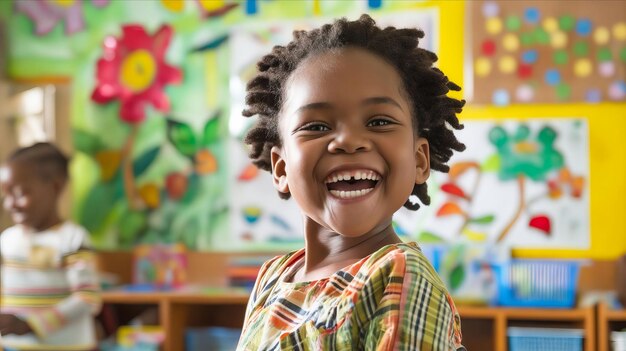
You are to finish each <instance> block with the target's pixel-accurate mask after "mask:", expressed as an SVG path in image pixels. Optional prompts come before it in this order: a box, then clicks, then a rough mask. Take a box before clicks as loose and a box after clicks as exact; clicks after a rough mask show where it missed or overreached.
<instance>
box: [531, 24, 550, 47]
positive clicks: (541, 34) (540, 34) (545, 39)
mask: <svg viewBox="0 0 626 351" xmlns="http://www.w3.org/2000/svg"><path fill="white" fill-rule="evenodd" d="M533 34H534V35H535V40H536V41H537V43H539V44H548V43H549V42H550V34H548V32H546V31H545V30H543V28H540V27H537V28H536V29H535V31H534V33H533Z"/></svg>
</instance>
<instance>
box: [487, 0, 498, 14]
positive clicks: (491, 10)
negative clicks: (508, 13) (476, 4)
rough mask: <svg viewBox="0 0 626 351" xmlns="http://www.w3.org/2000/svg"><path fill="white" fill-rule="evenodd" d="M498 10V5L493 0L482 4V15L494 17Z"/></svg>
mask: <svg viewBox="0 0 626 351" xmlns="http://www.w3.org/2000/svg"><path fill="white" fill-rule="evenodd" d="M499 12H500V6H498V4H497V3H496V2H495V1H487V2H485V3H484V4H483V16H485V17H494V16H497V15H498V13H499Z"/></svg>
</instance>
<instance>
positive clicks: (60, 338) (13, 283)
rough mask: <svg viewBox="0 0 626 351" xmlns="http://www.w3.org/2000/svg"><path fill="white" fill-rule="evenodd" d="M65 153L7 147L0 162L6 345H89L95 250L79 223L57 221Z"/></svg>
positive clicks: (0, 314)
mask: <svg viewBox="0 0 626 351" xmlns="http://www.w3.org/2000/svg"><path fill="white" fill-rule="evenodd" d="M67 180H68V158H67V157H66V156H65V155H64V154H63V153H62V152H61V151H60V150H59V149H58V148H57V147H56V146H54V145H52V144H50V143H37V144H35V145H32V146H30V147H25V148H21V149H18V150H17V151H15V152H14V153H13V154H12V155H11V156H10V157H9V159H8V161H7V162H6V164H5V165H4V166H3V167H2V168H0V191H1V193H0V194H1V195H2V198H3V205H4V208H5V210H6V211H8V213H9V214H10V215H11V219H12V220H13V222H14V223H15V225H14V226H12V227H10V228H8V229H6V230H5V231H4V232H3V233H2V234H1V235H0V258H1V259H2V267H1V282H0V286H1V292H2V293H1V296H0V338H1V339H0V340H1V342H0V343H1V345H2V347H3V348H4V350H5V351H8V350H49V351H53V350H54V351H57V350H58V351H61V350H63V351H68V350H93V349H95V348H96V335H95V329H94V315H95V314H96V313H97V312H98V311H99V309H100V296H99V284H98V279H97V274H96V269H95V264H94V263H95V256H94V253H93V252H92V251H91V250H90V249H89V240H88V234H87V232H86V231H85V229H84V228H82V227H81V226H79V225H77V224H75V223H72V222H70V221H67V220H64V219H62V218H61V217H60V215H59V211H58V202H59V197H60V195H61V193H62V191H63V188H64V187H65V185H66V183H67Z"/></svg>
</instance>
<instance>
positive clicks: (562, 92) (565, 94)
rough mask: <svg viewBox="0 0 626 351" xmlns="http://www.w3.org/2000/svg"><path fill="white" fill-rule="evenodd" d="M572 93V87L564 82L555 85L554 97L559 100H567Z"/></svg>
mask: <svg viewBox="0 0 626 351" xmlns="http://www.w3.org/2000/svg"><path fill="white" fill-rule="evenodd" d="M571 95H572V87H570V86H569V85H567V84H566V83H561V84H559V85H557V87H556V97H557V98H558V99H559V100H567V99H569V97H570V96H571Z"/></svg>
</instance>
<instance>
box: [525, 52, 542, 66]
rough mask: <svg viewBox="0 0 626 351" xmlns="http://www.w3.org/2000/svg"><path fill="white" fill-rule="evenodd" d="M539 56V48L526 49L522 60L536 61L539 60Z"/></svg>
mask: <svg viewBox="0 0 626 351" xmlns="http://www.w3.org/2000/svg"><path fill="white" fill-rule="evenodd" d="M538 56H539V54H537V50H526V51H524V53H522V61H523V62H524V63H535V62H537V58H538Z"/></svg>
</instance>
